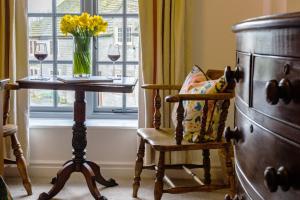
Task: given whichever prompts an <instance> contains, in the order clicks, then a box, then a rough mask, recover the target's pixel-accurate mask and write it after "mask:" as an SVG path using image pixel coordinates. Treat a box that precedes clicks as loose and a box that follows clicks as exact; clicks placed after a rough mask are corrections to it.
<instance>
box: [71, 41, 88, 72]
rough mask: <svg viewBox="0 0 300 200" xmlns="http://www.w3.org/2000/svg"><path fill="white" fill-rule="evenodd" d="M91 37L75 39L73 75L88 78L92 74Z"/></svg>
mask: <svg viewBox="0 0 300 200" xmlns="http://www.w3.org/2000/svg"><path fill="white" fill-rule="evenodd" d="M90 44H91V37H74V53H73V74H74V76H88V75H90V74H91V48H90Z"/></svg>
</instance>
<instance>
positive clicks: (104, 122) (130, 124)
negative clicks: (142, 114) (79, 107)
mask: <svg viewBox="0 0 300 200" xmlns="http://www.w3.org/2000/svg"><path fill="white" fill-rule="evenodd" d="M73 124H74V121H73V120H71V119H57V118H30V119H29V128H57V127H70V128H71V127H72V126H73ZM85 124H86V126H87V127H93V128H98V127H101V128H111V129H137V127H138V120H137V119H88V120H86V123H85Z"/></svg>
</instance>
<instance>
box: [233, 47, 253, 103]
mask: <svg viewBox="0 0 300 200" xmlns="http://www.w3.org/2000/svg"><path fill="white" fill-rule="evenodd" d="M250 60H251V56H250V54H247V53H242V52H237V54H236V63H237V67H238V69H239V75H240V79H239V82H238V83H237V85H236V94H237V97H238V98H240V99H241V100H242V101H243V102H244V103H246V104H247V105H249V85H250V81H249V80H250Z"/></svg>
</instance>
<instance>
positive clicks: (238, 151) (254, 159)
mask: <svg viewBox="0 0 300 200" xmlns="http://www.w3.org/2000/svg"><path fill="white" fill-rule="evenodd" d="M235 112H236V113H235V114H236V125H237V128H238V129H239V132H240V134H241V139H240V140H239V141H238V142H237V143H236V144H235V156H236V165H237V166H238V167H237V169H239V170H240V174H244V177H246V178H247V181H245V182H247V183H248V184H249V186H245V188H246V190H254V191H255V192H256V193H257V196H261V197H263V198H262V199H272V200H282V199H288V200H296V199H299V197H300V181H299V180H300V159H299V158H300V145H299V144H296V143H292V142H290V141H288V140H286V139H283V138H282V137H280V136H278V135H276V134H274V133H271V132H270V131H268V130H266V129H264V128H262V127H261V126H259V125H258V124H256V123H254V122H253V121H251V120H250V119H249V118H248V117H246V115H244V114H243V113H242V112H240V110H239V108H238V107H236V111H235ZM269 166H270V167H273V168H275V169H276V170H277V169H279V168H280V167H281V166H284V168H285V169H286V170H287V171H288V177H289V178H290V180H289V183H290V184H291V185H292V186H291V187H290V189H289V190H288V191H286V192H284V191H282V189H281V188H280V187H278V190H277V191H276V192H273V193H271V192H270V191H269V190H268V189H267V187H266V186H265V185H264V171H265V170H266V168H267V167H269ZM251 198H253V199H257V198H256V197H252V196H251Z"/></svg>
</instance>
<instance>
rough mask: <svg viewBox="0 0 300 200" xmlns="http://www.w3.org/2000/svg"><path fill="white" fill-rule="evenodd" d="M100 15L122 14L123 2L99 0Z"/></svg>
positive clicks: (119, 0) (120, 0)
mask: <svg viewBox="0 0 300 200" xmlns="http://www.w3.org/2000/svg"><path fill="white" fill-rule="evenodd" d="M98 12H99V13H100V14H111V13H122V12H123V0H98Z"/></svg>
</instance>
